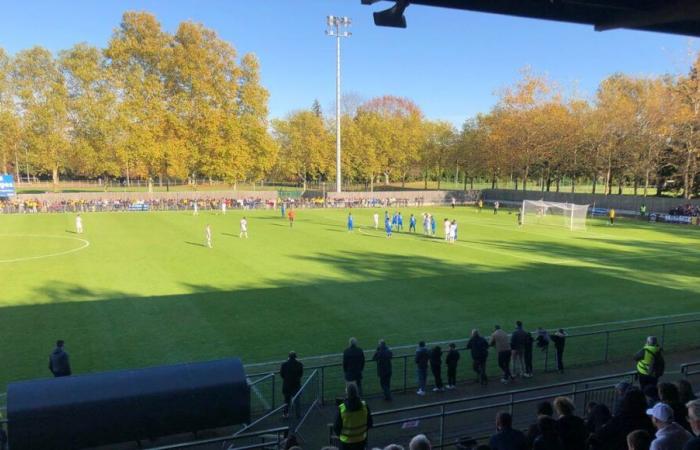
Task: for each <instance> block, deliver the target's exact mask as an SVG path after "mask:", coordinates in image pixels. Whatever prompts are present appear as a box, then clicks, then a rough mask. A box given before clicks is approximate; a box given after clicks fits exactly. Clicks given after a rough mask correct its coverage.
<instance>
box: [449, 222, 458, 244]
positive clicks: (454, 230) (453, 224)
mask: <svg viewBox="0 0 700 450" xmlns="http://www.w3.org/2000/svg"><path fill="white" fill-rule="evenodd" d="M456 236H457V222H456V221H454V220H453V221H452V222H451V223H450V232H449V240H448V241H449V243H450V244H454V243H455V237H456Z"/></svg>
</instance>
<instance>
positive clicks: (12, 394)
mask: <svg viewBox="0 0 700 450" xmlns="http://www.w3.org/2000/svg"><path fill="white" fill-rule="evenodd" d="M7 419H8V435H9V444H10V448H11V449H13V450H30V449H53V450H62V449H66V450H68V449H70V450H77V449H82V448H87V447H94V446H98V445H106V444H113V443H118V442H126V441H134V440H140V439H146V438H156V437H160V436H167V435H171V434H177V433H183V432H193V431H198V430H204V429H209V428H217V427H222V426H229V425H235V424H240V423H247V422H249V421H250V388H249V386H248V383H247V381H246V376H245V372H244V370H243V364H242V363H241V361H240V359H238V358H231V359H224V360H219V361H209V362H200V363H188V364H177V365H172V366H161V367H151V368H146V369H138V370H122V371H115V372H105V373H95V374H89V375H79V376H71V377H63V378H52V379H42V380H32V381H22V382H17V383H12V384H10V385H9V386H8V388H7Z"/></svg>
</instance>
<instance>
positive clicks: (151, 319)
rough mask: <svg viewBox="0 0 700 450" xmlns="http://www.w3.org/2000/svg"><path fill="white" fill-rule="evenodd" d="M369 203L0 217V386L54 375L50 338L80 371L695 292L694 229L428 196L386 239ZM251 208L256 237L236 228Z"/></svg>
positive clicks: (595, 316) (541, 316)
mask: <svg viewBox="0 0 700 450" xmlns="http://www.w3.org/2000/svg"><path fill="white" fill-rule="evenodd" d="M376 211H377V212H379V214H380V216H383V211H384V210H383V209H381V210H380V209H377V210H376ZM392 211H393V210H392ZM423 211H427V212H431V213H433V214H434V215H435V216H436V218H437V222H438V226H437V228H438V236H437V237H435V238H433V237H426V236H423V235H422V233H421V220H420V217H419V219H418V234H416V235H411V234H408V233H407V228H408V216H409V214H410V213H414V214H416V215H417V216H420V214H421V213H422V212H423ZM374 212H375V210H371V209H356V210H353V215H354V216H355V231H354V232H353V233H348V232H347V230H346V217H347V213H348V211H347V210H328V209H326V210H299V211H298V214H297V221H296V223H295V225H294V228H290V227H289V224H288V222H287V221H286V220H284V219H282V218H281V217H280V214H279V212H274V211H245V212H243V211H236V210H230V211H229V212H228V214H226V215H221V214H217V213H214V212H206V211H202V212H200V214H199V215H198V216H193V215H192V214H191V213H177V212H164V213H155V212H150V213H146V212H134V213H89V214H83V223H84V227H85V233H84V234H83V235H76V234H74V232H73V231H74V222H75V215H73V214H41V215H13V216H0V227H1V228H0V229H1V230H2V231H1V232H0V271H1V273H2V276H1V277H0V280H1V283H0V285H1V287H2V295H1V296H0V342H2V347H3V349H2V355H3V357H2V362H3V368H2V370H0V391H4V388H5V385H6V383H8V382H9V381H13V380H20V379H27V378H33V377H42V376H47V375H49V373H48V370H47V356H48V353H49V352H50V351H51V349H52V347H53V344H54V342H55V340H56V339H65V340H66V342H67V350H68V351H69V353H70V354H71V358H72V364H73V370H74V372H75V373H84V372H90V371H104V370H112V369H118V368H127V367H141V366H148V365H157V364H164V363H174V362H181V361H193V360H207V359H213V358H220V357H228V356H241V357H242V358H243V360H244V362H246V363H252V362H259V361H266V360H271V359H282V358H284V357H285V355H286V353H287V352H288V351H289V350H292V349H293V350H296V351H297V352H298V353H300V356H302V357H303V356H308V355H315V354H324V353H334V352H339V351H341V350H342V349H343V348H344V347H345V345H346V342H347V338H348V337H349V336H355V337H357V338H358V339H359V340H360V343H361V345H362V346H364V347H365V348H371V347H373V346H374V345H375V343H376V341H377V339H378V338H385V339H387V342H388V343H389V344H390V345H401V344H413V343H415V342H417V341H418V340H419V339H426V340H434V339H456V338H463V337H466V336H467V335H468V333H469V330H470V329H471V328H473V327H479V328H481V329H482V330H485V331H490V330H491V329H492V327H493V324H495V323H500V324H502V325H504V327H506V328H507V329H511V328H512V324H513V322H514V321H515V320H517V319H520V320H523V321H524V322H525V324H526V326H527V327H528V328H529V329H535V328H536V327H537V326H540V325H541V326H546V327H559V326H564V327H572V326H579V325H585V324H593V323H602V322H609V321H618V320H620V321H624V320H630V319H634V318H641V317H650V316H662V315H672V314H683V313H689V312H697V311H698V309H699V307H700V283H699V275H700V229H697V228H689V227H680V226H670V225H662V224H646V223H641V222H637V221H625V220H624V219H623V220H622V221H621V222H620V223H619V224H616V225H615V226H614V227H610V226H608V225H606V224H605V223H604V222H603V221H599V220H593V221H589V226H588V230H587V231H581V232H571V231H569V230H567V229H564V228H554V227H545V226H541V225H531V226H530V225H528V226H526V227H523V228H518V227H517V225H516V219H515V215H514V214H508V213H507V212H505V211H501V213H499V215H497V216H494V215H493V214H492V213H491V211H489V210H484V212H482V213H480V214H479V213H477V212H476V211H475V210H474V209H473V208H457V209H454V210H453V209H450V208H442V207H425V208H420V209H417V208H407V209H402V210H401V212H402V214H403V216H404V223H405V230H404V232H403V233H395V234H394V236H393V237H392V238H391V239H386V237H385V235H384V233H383V231H382V230H374V229H373V227H372V226H370V224H371V222H372V219H371V215H372V214H373V213H374ZM390 212H391V211H390ZM244 214H245V215H246V216H247V217H248V222H249V232H250V238H249V239H239V238H238V232H239V225H238V222H239V220H240V218H241V217H242V216H243V215H244ZM445 217H449V218H450V219H453V218H455V219H457V221H458V224H459V236H458V237H459V241H458V242H457V243H456V244H454V245H450V244H447V243H445V242H444V241H443V240H442V226H441V224H442V220H443V218H445ZM380 222H381V219H380ZM207 223H209V224H211V227H212V231H213V248H211V249H209V248H207V247H206V246H205V245H204V244H205V241H204V228H205V225H206V224H207ZM380 226H381V225H380Z"/></svg>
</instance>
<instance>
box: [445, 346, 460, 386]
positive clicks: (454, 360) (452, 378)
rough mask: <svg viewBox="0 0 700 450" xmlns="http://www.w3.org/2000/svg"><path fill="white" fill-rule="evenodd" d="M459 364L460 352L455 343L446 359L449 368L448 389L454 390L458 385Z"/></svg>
mask: <svg viewBox="0 0 700 450" xmlns="http://www.w3.org/2000/svg"><path fill="white" fill-rule="evenodd" d="M458 363H459V351H457V347H456V346H455V344H454V343H452V344H450V350H449V351H448V352H447V356H446V357H445V365H446V366H447V389H454V388H455V386H456V385H457V364H458Z"/></svg>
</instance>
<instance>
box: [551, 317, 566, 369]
mask: <svg viewBox="0 0 700 450" xmlns="http://www.w3.org/2000/svg"><path fill="white" fill-rule="evenodd" d="M566 336H567V334H566V332H565V331H564V329H563V328H559V330H558V331H557V332H556V333H554V334H553V335H552V336H551V337H550V339H551V340H552V342H553V343H554V348H555V349H556V351H557V353H556V355H557V370H558V371H559V373H564V346H565V345H566Z"/></svg>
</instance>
